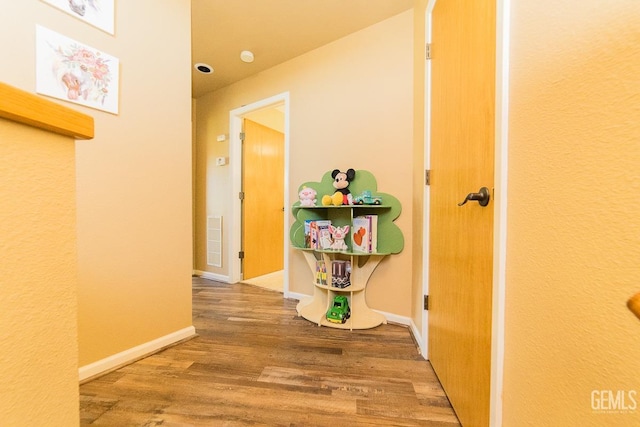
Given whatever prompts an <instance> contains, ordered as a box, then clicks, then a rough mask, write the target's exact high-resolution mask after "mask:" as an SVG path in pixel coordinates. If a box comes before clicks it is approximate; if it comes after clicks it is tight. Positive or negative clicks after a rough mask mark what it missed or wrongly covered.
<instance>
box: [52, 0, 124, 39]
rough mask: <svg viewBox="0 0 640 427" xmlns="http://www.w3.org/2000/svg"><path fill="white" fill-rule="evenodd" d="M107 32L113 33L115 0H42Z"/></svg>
mask: <svg viewBox="0 0 640 427" xmlns="http://www.w3.org/2000/svg"><path fill="white" fill-rule="evenodd" d="M42 1H43V2H45V3H48V4H50V5H52V6H53V7H56V8H58V9H60V10H62V11H64V12H67V13H68V14H69V15H71V16H75V17H76V18H78V19H81V20H83V21H85V22H87V23H88V24H91V25H93V26H94V27H97V28H100V29H101V30H103V31H106V32H107V33H109V34H114V27H115V25H114V20H115V4H114V3H115V0H42Z"/></svg>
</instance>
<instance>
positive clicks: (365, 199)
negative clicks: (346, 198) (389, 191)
mask: <svg viewBox="0 0 640 427" xmlns="http://www.w3.org/2000/svg"><path fill="white" fill-rule="evenodd" d="M353 204H354V205H381V204H382V197H380V196H372V195H371V191H369V190H365V191H363V192H362V194H360V195H358V196H355V197H354V198H353Z"/></svg>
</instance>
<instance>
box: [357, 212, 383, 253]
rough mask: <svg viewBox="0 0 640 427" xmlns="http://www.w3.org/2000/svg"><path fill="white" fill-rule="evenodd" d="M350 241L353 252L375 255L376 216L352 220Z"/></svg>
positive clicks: (376, 237)
mask: <svg viewBox="0 0 640 427" xmlns="http://www.w3.org/2000/svg"><path fill="white" fill-rule="evenodd" d="M351 241H352V248H353V251H354V252H362V253H375V252H376V251H377V247H378V216H377V215H362V216H357V217H355V218H353V227H352V232H351Z"/></svg>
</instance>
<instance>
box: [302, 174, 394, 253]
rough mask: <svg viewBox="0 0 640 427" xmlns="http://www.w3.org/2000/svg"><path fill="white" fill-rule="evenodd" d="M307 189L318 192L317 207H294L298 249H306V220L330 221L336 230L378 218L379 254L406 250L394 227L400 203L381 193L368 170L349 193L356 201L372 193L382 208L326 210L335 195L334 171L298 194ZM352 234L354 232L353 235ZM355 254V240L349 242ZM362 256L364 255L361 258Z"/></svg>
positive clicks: (353, 183) (375, 206)
mask: <svg viewBox="0 0 640 427" xmlns="http://www.w3.org/2000/svg"><path fill="white" fill-rule="evenodd" d="M303 187H310V188H313V189H314V190H316V192H317V199H318V201H317V203H316V205H317V206H314V207H307V206H304V207H303V206H300V201H297V202H295V203H294V204H293V207H292V213H293V216H294V217H295V219H296V220H295V222H294V223H293V224H292V225H291V229H290V230H289V238H290V240H291V244H292V245H293V246H294V247H296V248H304V247H305V236H304V223H305V221H306V220H321V219H330V220H331V223H332V224H333V225H336V226H344V225H349V226H351V225H352V222H353V218H354V217H356V216H360V215H377V216H378V246H377V252H376V253H378V254H397V253H399V252H401V251H402V249H403V247H404V237H403V235H402V231H401V230H400V228H399V227H398V226H397V225H396V224H395V223H394V221H395V220H396V218H398V217H399V216H400V212H401V211H402V206H401V205H400V202H399V201H398V199H396V198H395V197H394V196H392V195H390V194H387V193H379V192H378V184H377V182H376V178H375V177H374V176H373V174H372V173H371V172H369V171H366V170H357V171H356V176H355V178H354V179H353V181H351V183H349V191H350V192H351V194H352V195H353V196H354V197H355V196H357V195H359V194H361V193H362V192H363V191H365V190H369V191H371V195H372V196H374V197H381V198H382V204H381V205H342V206H322V203H321V199H322V196H324V195H332V194H333V193H335V191H336V190H335V188H334V187H333V178H332V177H331V171H329V172H327V173H325V174H324V176H323V177H322V180H321V181H320V182H305V183H304V184H302V185H301V186H300V187H299V188H298V192H300V190H302V188H303ZM350 233H351V231H350ZM345 243H346V244H347V246H348V247H349V249H348V250H347V252H348V253H350V252H351V239H350V238H347V239H345ZM360 255H362V254H360Z"/></svg>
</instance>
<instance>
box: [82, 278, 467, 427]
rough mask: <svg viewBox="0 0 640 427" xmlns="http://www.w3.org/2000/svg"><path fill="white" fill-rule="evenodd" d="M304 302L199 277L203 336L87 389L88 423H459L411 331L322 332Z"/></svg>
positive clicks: (197, 317) (196, 296)
mask: <svg viewBox="0 0 640 427" xmlns="http://www.w3.org/2000/svg"><path fill="white" fill-rule="evenodd" d="M296 303H297V301H295V300H287V299H283V298H282V294H281V293H279V292H275V291H272V290H268V289H262V288H259V287H255V286H251V285H241V284H231V285H230V284H224V283H219V282H214V281H210V280H206V279H201V278H194V279H193V321H194V326H195V327H196V331H197V333H198V336H197V337H195V338H193V339H191V340H188V341H186V342H183V343H181V344H178V345H176V346H173V347H170V348H168V349H166V350H164V351H162V352H160V353H157V354H155V355H153V356H150V357H148V358H146V359H143V360H140V361H138V362H136V363H133V364H131V365H128V366H126V367H123V368H121V369H119V370H117V371H114V372H112V373H109V374H107V375H104V376H102V377H100V378H97V379H95V380H93V381H90V382H88V383H85V384H83V385H81V386H80V420H81V425H82V426H87V425H96V426H114V427H115V426H117V427H120V426H147V427H150V426H230V427H232V426H289V427H294V426H315V427H323V426H346V427H352V426H439V427H453V426H459V425H460V424H459V422H458V420H457V418H456V416H455V414H454V412H453V410H452V408H451V406H450V404H449V401H448V400H447V397H446V396H445V394H444V392H443V390H442V387H441V386H440V384H439V382H438V380H437V378H436V376H435V374H434V372H433V370H432V368H431V365H430V364H429V362H428V361H425V360H424V359H423V358H422V357H421V356H420V355H419V354H418V351H417V349H416V345H415V343H414V341H413V339H412V338H411V335H410V332H409V330H408V329H407V328H406V327H403V326H398V325H390V324H389V325H381V326H379V327H377V328H375V329H370V330H364V331H343V330H337V329H331V328H326V327H318V326H316V325H314V324H312V323H311V322H309V321H307V320H304V319H303V318H301V317H298V316H297V315H296V310H295V306H296Z"/></svg>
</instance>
